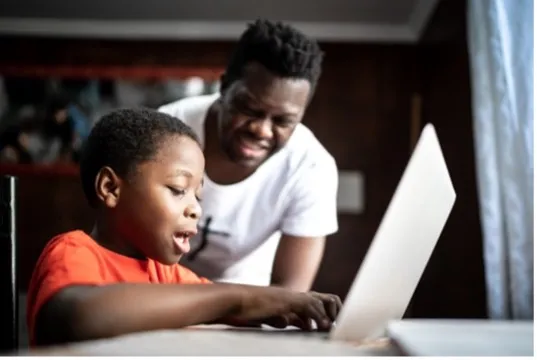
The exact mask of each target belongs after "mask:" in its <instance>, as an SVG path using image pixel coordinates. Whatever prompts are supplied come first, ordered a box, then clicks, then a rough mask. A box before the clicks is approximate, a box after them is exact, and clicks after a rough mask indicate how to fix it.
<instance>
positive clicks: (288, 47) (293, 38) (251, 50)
mask: <svg viewBox="0 0 537 360" xmlns="http://www.w3.org/2000/svg"><path fill="white" fill-rule="evenodd" d="M323 56H324V54H323V52H322V51H321V49H320V48H319V45H318V44H317V42H316V41H315V40H313V39H310V38H308V37H307V36H306V35H304V34H303V33H301V32H300V31H298V30H297V29H295V28H293V27H291V26H289V25H285V24H283V23H281V22H272V21H269V20H263V19H259V20H256V21H255V22H254V23H253V24H248V28H247V29H246V31H245V32H244V33H243V34H242V36H241V38H240V39H239V42H238V44H237V47H236V48H235V51H234V53H233V54H232V56H231V59H230V61H229V63H228V66H227V69H226V72H225V73H224V74H223V75H222V78H221V91H222V92H224V91H225V90H226V89H227V88H228V87H229V86H230V85H231V84H232V83H233V82H235V81H237V80H238V79H240V78H241V77H242V71H243V69H244V66H245V65H247V64H248V63H250V62H257V63H259V64H261V65H263V66H264V67H265V68H267V69H268V70H269V71H270V72H272V73H274V74H275V75H277V76H280V77H283V78H294V79H306V80H308V81H309V82H310V84H311V94H310V97H311V96H312V95H313V93H314V91H315V86H316V85H317V80H318V79H319V76H320V75H321V67H322V61H323Z"/></svg>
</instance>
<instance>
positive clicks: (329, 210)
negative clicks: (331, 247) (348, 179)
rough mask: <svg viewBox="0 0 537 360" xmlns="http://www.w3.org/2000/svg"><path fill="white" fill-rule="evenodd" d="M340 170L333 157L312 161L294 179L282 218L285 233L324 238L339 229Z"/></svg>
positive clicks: (282, 229)
mask: <svg viewBox="0 0 537 360" xmlns="http://www.w3.org/2000/svg"><path fill="white" fill-rule="evenodd" d="M337 188H338V170H337V166H336V162H335V161H334V160H333V159H332V158H329V159H326V160H324V161H318V162H315V163H313V164H311V165H310V166H309V167H308V168H307V169H305V170H304V171H302V174H301V175H300V177H299V178H298V179H297V181H296V182H295V184H294V186H293V188H292V191H291V193H290V199H289V206H288V208H287V210H286V211H285V214H284V218H283V220H282V225H281V231H282V233H283V234H284V235H291V236H303V237H321V236H327V235H330V234H333V233H335V232H336V231H337V230H338V220H337Z"/></svg>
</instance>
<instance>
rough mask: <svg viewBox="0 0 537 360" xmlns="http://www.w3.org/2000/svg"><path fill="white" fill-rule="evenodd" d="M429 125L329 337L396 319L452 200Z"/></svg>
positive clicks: (371, 332) (356, 333)
mask: <svg viewBox="0 0 537 360" xmlns="http://www.w3.org/2000/svg"><path fill="white" fill-rule="evenodd" d="M455 197H456V195H455V190H454V188H453V184H452V182H451V178H450V176H449V173H448V169H447V167H446V162H445V160H444V157H443V155H442V150H441V148H440V144H439V143H438V138H437V136H436V132H435V130H434V127H433V126H432V125H431V124H427V125H426V126H425V127H424V129H423V131H422V133H421V135H420V138H419V140H418V143H417V144H416V147H415V149H414V151H413V154H412V156H411V158H410V160H409V162H408V165H407V167H406V169H405V171H404V173H403V176H402V178H401V180H400V182H399V185H398V186H397V189H396V190H395V194H394V195H393V197H392V199H391V202H390V204H389V206H388V209H387V210H386V213H385V214H384V217H383V219H382V221H381V223H380V226H379V228H378V230H377V233H376V235H375V237H374V239H373V241H372V243H371V246H370V247H369V250H368V252H367V254H366V256H365V258H364V261H363V262H362V265H361V266H360V270H359V271H358V273H357V275H356V278H355V279H354V282H353V284H352V286H351V288H350V290H349V293H348V295H347V297H346V300H345V304H344V305H343V308H342V309H341V312H340V314H339V316H338V319H337V326H335V327H334V328H333V329H332V331H331V332H330V338H331V339H335V340H348V341H361V340H366V339H371V338H376V337H379V336H383V335H384V333H385V331H386V327H387V324H388V322H389V321H391V320H398V319H401V318H402V316H403V314H404V312H405V311H406V308H407V307H408V304H409V302H410V299H411V298H412V295H413V293H414V291H415V289H416V287H417V285H418V283H419V280H420V278H421V275H422V273H423V271H424V269H425V266H426V265H427V263H428V261H429V258H430V256H431V254H432V252H433V249H434V247H435V245H436V243H437V241H438V238H439V237H440V234H441V232H442V229H443V228H444V225H445V223H446V221H447V219H448V217H449V214H450V212H451V209H452V208H453V204H454V203H455Z"/></svg>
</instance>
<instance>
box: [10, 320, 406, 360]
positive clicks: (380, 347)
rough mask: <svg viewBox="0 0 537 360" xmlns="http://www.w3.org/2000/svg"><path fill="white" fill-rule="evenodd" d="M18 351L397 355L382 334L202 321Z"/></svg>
mask: <svg viewBox="0 0 537 360" xmlns="http://www.w3.org/2000/svg"><path fill="white" fill-rule="evenodd" d="M19 355H51V356H54V355H73V356H123V355H124V356H132V355H141V356H176V355H183V356H185V355H186V356H214V355H224V356H255V355H259V356H271V355H282V356H293V355H295V356H296V355H302V356H316V355H317V356H395V355H399V352H398V351H397V349H396V348H395V347H393V346H391V345H390V343H389V341H388V340H386V339H384V340H381V341H379V342H376V343H372V344H363V345H354V344H348V343H342V342H335V341H330V340H327V339H321V338H317V337H308V336H302V335H300V334H294V335H293V334H285V332H277V333H276V332H274V331H270V330H269V331H262V330H260V331H240V330H235V331H233V330H230V329H229V328H228V327H225V326H200V327H193V328H188V329H183V330H166V331H152V332H146V333H138V334H130V335H125V336H120V337H116V338H111V339H104V340H97V341H87V342H82V343H77V344H72V345H65V346H60V347H55V348H49V349H42V350H39V351H33V352H30V353H19Z"/></svg>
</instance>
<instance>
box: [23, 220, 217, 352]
mask: <svg viewBox="0 0 537 360" xmlns="http://www.w3.org/2000/svg"><path fill="white" fill-rule="evenodd" d="M114 283H150V284H207V283H211V282H210V281H209V280H207V279H205V278H201V277H199V276H197V275H196V274H194V273H193V272H192V271H190V270H188V269H187V268H185V267H183V266H181V265H179V264H173V265H163V264H161V263H158V262H156V261H154V260H151V259H148V260H137V259H133V258H129V257H126V256H123V255H120V254H117V253H115V252H113V251H111V250H108V249H106V248H104V247H102V246H100V245H99V244H98V243H97V242H96V241H95V240H93V239H92V238H91V237H90V236H89V235H87V234H86V233H85V232H83V231H80V230H76V231H71V232H68V233H64V234H60V235H58V236H56V237H54V238H53V239H52V240H51V241H50V242H49V243H48V244H47V245H46V246H45V248H44V249H43V252H42V253H41V256H40V257H39V260H38V261H37V264H36V266H35V269H34V272H33V274H32V279H31V281H30V286H29V288H28V303H27V311H28V315H27V316H28V318H27V322H28V330H29V334H30V343H31V344H33V335H34V326H35V320H36V318H37V314H38V312H39V310H40V309H41V307H42V306H43V304H44V303H45V302H47V301H48V300H49V299H50V298H51V297H52V296H53V295H54V294H56V293H57V292H58V291H60V290H61V289H63V288H65V287H68V286H72V285H105V284H114Z"/></svg>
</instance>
